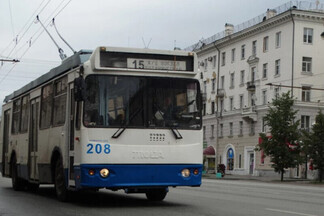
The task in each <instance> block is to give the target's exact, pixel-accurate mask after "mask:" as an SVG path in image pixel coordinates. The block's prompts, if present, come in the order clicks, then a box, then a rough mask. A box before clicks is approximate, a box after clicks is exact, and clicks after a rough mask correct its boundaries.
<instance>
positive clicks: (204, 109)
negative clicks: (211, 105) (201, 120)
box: [203, 103, 206, 116]
mask: <svg viewBox="0 0 324 216" xmlns="http://www.w3.org/2000/svg"><path fill="white" fill-rule="evenodd" d="M203 115H204V116H205V115H206V104H205V103H204V104H203Z"/></svg>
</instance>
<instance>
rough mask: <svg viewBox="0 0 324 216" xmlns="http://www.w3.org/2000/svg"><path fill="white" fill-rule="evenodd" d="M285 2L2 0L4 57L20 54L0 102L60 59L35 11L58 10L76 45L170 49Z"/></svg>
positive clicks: (0, 54)
mask: <svg viewBox="0 0 324 216" xmlns="http://www.w3.org/2000/svg"><path fill="white" fill-rule="evenodd" d="M286 2H288V1H285V0H223V1H221V0H114V1H113V0H91V1H90V0H72V1H70V0H19V1H18V0H0V59H1V58H5V57H8V55H9V57H10V58H14V59H20V60H21V62H20V63H17V64H16V66H14V64H12V63H4V64H3V65H2V66H1V65H0V104H1V103H2V100H3V98H4V96H6V95H8V94H10V93H11V92H13V91H14V90H17V89H18V88H20V87H22V86H24V85H25V84H27V83H29V82H30V81H32V80H34V79H35V78H37V77H38V76H40V75H42V74H44V73H46V72H48V71H49V69H50V68H52V67H54V66H55V65H58V64H60V58H59V55H58V51H57V48H56V46H55V45H54V43H53V42H52V41H51V40H50V38H49V36H48V35H47V34H46V33H45V32H43V33H42V34H41V32H42V31H41V30H39V29H40V24H39V23H34V21H35V18H36V15H39V17H40V20H41V21H42V22H43V23H44V24H45V25H47V24H48V23H49V21H50V20H51V19H52V18H53V17H54V16H56V17H55V23H56V26H57V28H58V30H59V32H60V34H61V35H62V36H63V37H64V38H65V40H67V41H68V42H69V43H70V45H71V46H72V47H73V48H74V49H75V50H77V51H78V50H80V49H91V50H93V49H95V48H96V47H97V46H103V45H104V46H121V47H138V48H144V46H148V47H149V48H153V49H169V50H170V49H173V48H174V46H177V47H180V48H186V47H188V46H190V45H192V44H194V43H196V42H198V41H199V40H200V39H202V38H208V37H210V36H212V35H214V34H216V33H218V32H221V31H223V30H224V25H225V23H231V24H234V25H238V24H240V23H242V22H245V21H247V20H249V19H252V18H254V17H256V16H259V15H260V14H262V13H264V12H265V11H266V10H267V9H268V8H270V9H271V8H275V7H278V6H280V5H282V4H284V3H286ZM310 2H315V0H311V1H310ZM65 6H66V7H65ZM48 31H49V32H50V33H51V34H52V35H53V37H54V38H55V40H56V41H57V43H58V44H59V45H60V46H61V47H62V48H63V50H64V51H65V53H66V54H67V55H68V56H69V55H71V54H72V52H71V50H69V48H68V47H67V46H66V45H65V44H64V43H63V42H62V41H61V40H60V39H59V38H58V37H57V34H56V33H55V29H54V27H52V26H50V25H49V26H48ZM17 35H18V37H17ZM15 38H16V39H15ZM16 41H17V42H18V43H17V44H16Z"/></svg>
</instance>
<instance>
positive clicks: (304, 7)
mask: <svg viewBox="0 0 324 216" xmlns="http://www.w3.org/2000/svg"><path fill="white" fill-rule="evenodd" d="M292 9H293V10H300V11H312V12H318V13H324V4H323V3H322V4H320V3H316V2H314V3H313V2H309V1H289V2H287V3H285V4H283V5H281V6H279V7H276V8H274V9H273V10H274V11H275V12H276V15H275V16H278V15H280V14H283V13H285V12H287V11H289V10H292ZM266 16H267V15H266V13H262V14H261V15H259V16H257V17H254V18H253V19H250V20H248V21H246V22H244V23H241V24H239V25H236V26H234V28H233V33H232V34H235V33H238V32H242V31H243V30H246V29H249V28H251V27H253V26H256V25H258V24H260V23H262V22H264V21H265V18H266ZM226 36H227V35H226V33H225V31H222V32H219V33H217V34H214V35H213V36H211V37H208V38H206V39H201V40H199V41H198V42H197V43H195V44H193V45H191V46H189V47H186V48H184V50H186V51H195V50H198V49H201V48H203V47H204V46H206V45H209V44H212V43H214V42H216V41H218V40H221V39H223V38H225V37H226Z"/></svg>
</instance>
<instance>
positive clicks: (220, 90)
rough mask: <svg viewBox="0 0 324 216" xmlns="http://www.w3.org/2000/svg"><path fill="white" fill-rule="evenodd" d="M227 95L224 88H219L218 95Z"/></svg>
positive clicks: (221, 96) (220, 96)
mask: <svg viewBox="0 0 324 216" xmlns="http://www.w3.org/2000/svg"><path fill="white" fill-rule="evenodd" d="M224 96H225V90H224V89H217V97H219V98H223V97H224Z"/></svg>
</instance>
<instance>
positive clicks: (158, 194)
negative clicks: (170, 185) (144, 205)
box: [146, 188, 168, 201]
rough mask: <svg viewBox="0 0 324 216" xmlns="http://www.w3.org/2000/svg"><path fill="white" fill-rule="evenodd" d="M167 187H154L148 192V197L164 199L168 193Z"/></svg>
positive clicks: (157, 199)
mask: <svg viewBox="0 0 324 216" xmlns="http://www.w3.org/2000/svg"><path fill="white" fill-rule="evenodd" d="M167 193H168V191H167V189H165V188H163V189H152V190H149V191H148V192H146V197H147V199H148V200H150V201H162V200H164V198H165V196H166V195H167Z"/></svg>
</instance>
